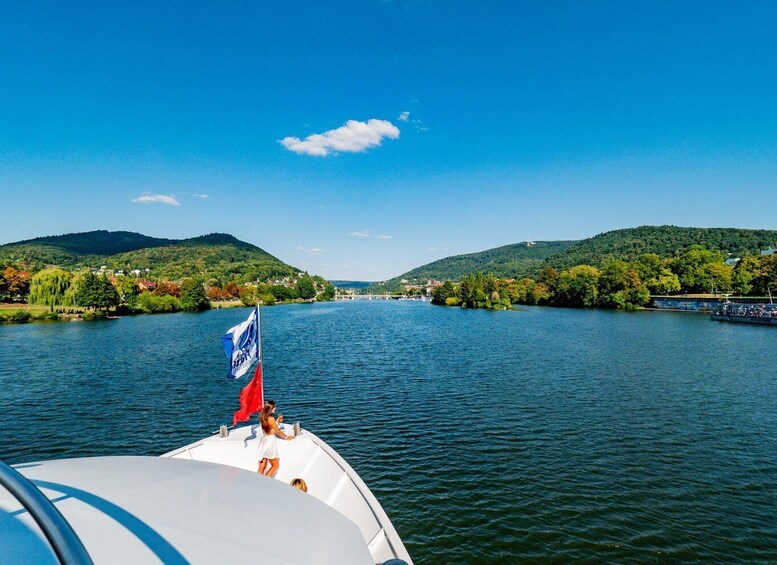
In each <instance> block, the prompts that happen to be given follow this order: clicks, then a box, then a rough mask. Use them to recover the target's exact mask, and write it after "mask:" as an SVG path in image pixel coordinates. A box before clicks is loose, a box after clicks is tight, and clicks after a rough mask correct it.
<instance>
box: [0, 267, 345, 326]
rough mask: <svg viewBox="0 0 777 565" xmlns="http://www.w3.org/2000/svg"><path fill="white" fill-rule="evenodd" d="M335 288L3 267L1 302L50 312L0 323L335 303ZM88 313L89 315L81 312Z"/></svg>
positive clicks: (298, 280)
mask: <svg viewBox="0 0 777 565" xmlns="http://www.w3.org/2000/svg"><path fill="white" fill-rule="evenodd" d="M334 292H335V291H334V287H333V286H332V285H331V284H329V283H328V282H327V281H326V280H324V279H323V278H322V277H318V276H310V275H308V274H307V273H301V274H299V275H298V276H297V277H284V278H283V279H281V280H277V281H267V282H249V283H243V284H238V283H237V282H235V281H228V282H225V283H223V284H222V283H221V281H219V280H218V279H215V278H210V279H208V280H207V281H203V280H202V279H201V278H196V277H191V278H185V279H183V280H181V281H169V280H164V279H160V280H157V281H152V280H148V279H138V278H134V277H131V276H125V275H118V276H115V275H112V274H98V273H94V272H92V271H90V270H88V269H81V270H77V271H68V270H65V269H62V268H60V267H48V268H44V269H41V270H39V271H37V272H32V271H26V270H24V269H20V268H19V267H18V265H12V264H0V302H5V303H11V304H13V305H19V306H25V305H33V306H35V305H37V306H45V307H48V309H43V310H40V309H39V310H38V311H32V310H25V309H21V310H11V309H9V308H4V309H2V310H0V322H27V321H30V320H32V319H57V318H59V317H60V315H65V316H69V315H70V314H76V312H77V314H76V315H78V316H79V317H82V318H85V319H94V318H104V317H106V316H107V312H108V311H109V310H112V311H114V312H115V313H117V314H135V313H158V312H178V311H181V310H184V311H202V310H208V309H210V308H211V307H213V306H214V305H216V306H219V304H220V303H230V304H233V305H234V304H242V305H245V306H254V305H256V304H258V303H261V304H265V305H272V304H276V303H287V302H295V301H313V300H320V301H321V300H324V301H325V300H331V299H332V298H333V297H334ZM81 309H85V311H81Z"/></svg>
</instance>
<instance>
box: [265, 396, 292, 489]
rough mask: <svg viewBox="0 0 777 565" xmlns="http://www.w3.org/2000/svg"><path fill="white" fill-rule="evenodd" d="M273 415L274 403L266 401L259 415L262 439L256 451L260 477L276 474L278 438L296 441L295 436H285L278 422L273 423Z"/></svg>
mask: <svg viewBox="0 0 777 565" xmlns="http://www.w3.org/2000/svg"><path fill="white" fill-rule="evenodd" d="M274 413H275V402H274V401H273V400H268V401H267V402H265V403H264V408H262V411H261V412H260V413H259V425H260V426H261V428H262V439H261V440H259V448H258V449H257V453H256V454H257V457H258V459H259V469H258V470H257V472H258V473H259V474H260V475H266V476H268V477H274V476H275V474H276V473H277V472H278V468H279V467H280V463H281V460H280V458H279V457H278V437H281V438H283V439H287V440H292V439H296V437H295V436H287V435H286V434H284V433H283V430H281V429H280V428H279V427H278V422H276V421H275V417H274V416H273V414H274Z"/></svg>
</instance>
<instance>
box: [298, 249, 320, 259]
mask: <svg viewBox="0 0 777 565" xmlns="http://www.w3.org/2000/svg"><path fill="white" fill-rule="evenodd" d="M297 251H299V252H300V253H304V254H305V255H310V256H311V257H318V256H319V255H321V254H322V253H323V252H324V250H323V249H320V248H318V247H297Z"/></svg>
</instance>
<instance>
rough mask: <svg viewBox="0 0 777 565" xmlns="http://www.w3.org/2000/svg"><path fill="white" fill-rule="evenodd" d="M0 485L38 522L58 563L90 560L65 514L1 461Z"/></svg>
mask: <svg viewBox="0 0 777 565" xmlns="http://www.w3.org/2000/svg"><path fill="white" fill-rule="evenodd" d="M0 486H2V487H4V488H5V489H6V490H7V491H8V492H9V493H11V495H12V496H13V497H14V498H16V500H18V501H19V502H20V503H21V505H22V506H24V508H25V509H26V510H27V512H29V514H30V516H31V517H32V518H33V520H35V523H37V524H38V527H39V528H40V529H41V532H43V535H44V536H46V540H48V542H49V545H50V546H51V549H52V550H53V551H54V554H55V555H56V556H57V559H58V560H59V562H60V563H67V564H68V565H70V564H71V563H72V564H74V565H88V564H91V563H92V559H91V557H89V553H88V552H87V551H86V548H85V547H84V544H83V543H82V542H81V539H80V538H79V537H78V534H76V533H75V531H74V530H73V528H72V527H71V526H70V524H69V523H68V521H67V520H65V517H64V516H62V514H61V513H60V511H59V510H58V509H57V507H56V506H55V505H54V503H53V502H51V501H50V500H49V499H48V498H47V497H46V495H45V494H43V493H42V492H41V491H40V489H38V487H36V486H35V485H34V484H33V483H32V482H31V481H30V480H28V479H27V478H26V477H25V476H24V475H22V474H21V473H20V472H19V471H17V470H16V469H14V468H13V467H11V466H9V465H6V464H5V463H3V462H2V461H0Z"/></svg>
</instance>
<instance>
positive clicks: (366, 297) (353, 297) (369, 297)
mask: <svg viewBox="0 0 777 565" xmlns="http://www.w3.org/2000/svg"><path fill="white" fill-rule="evenodd" d="M335 300H415V301H416V302H423V301H425V300H427V298H426V297H425V296H418V295H412V296H411V295H408V294H336V295H335Z"/></svg>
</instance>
